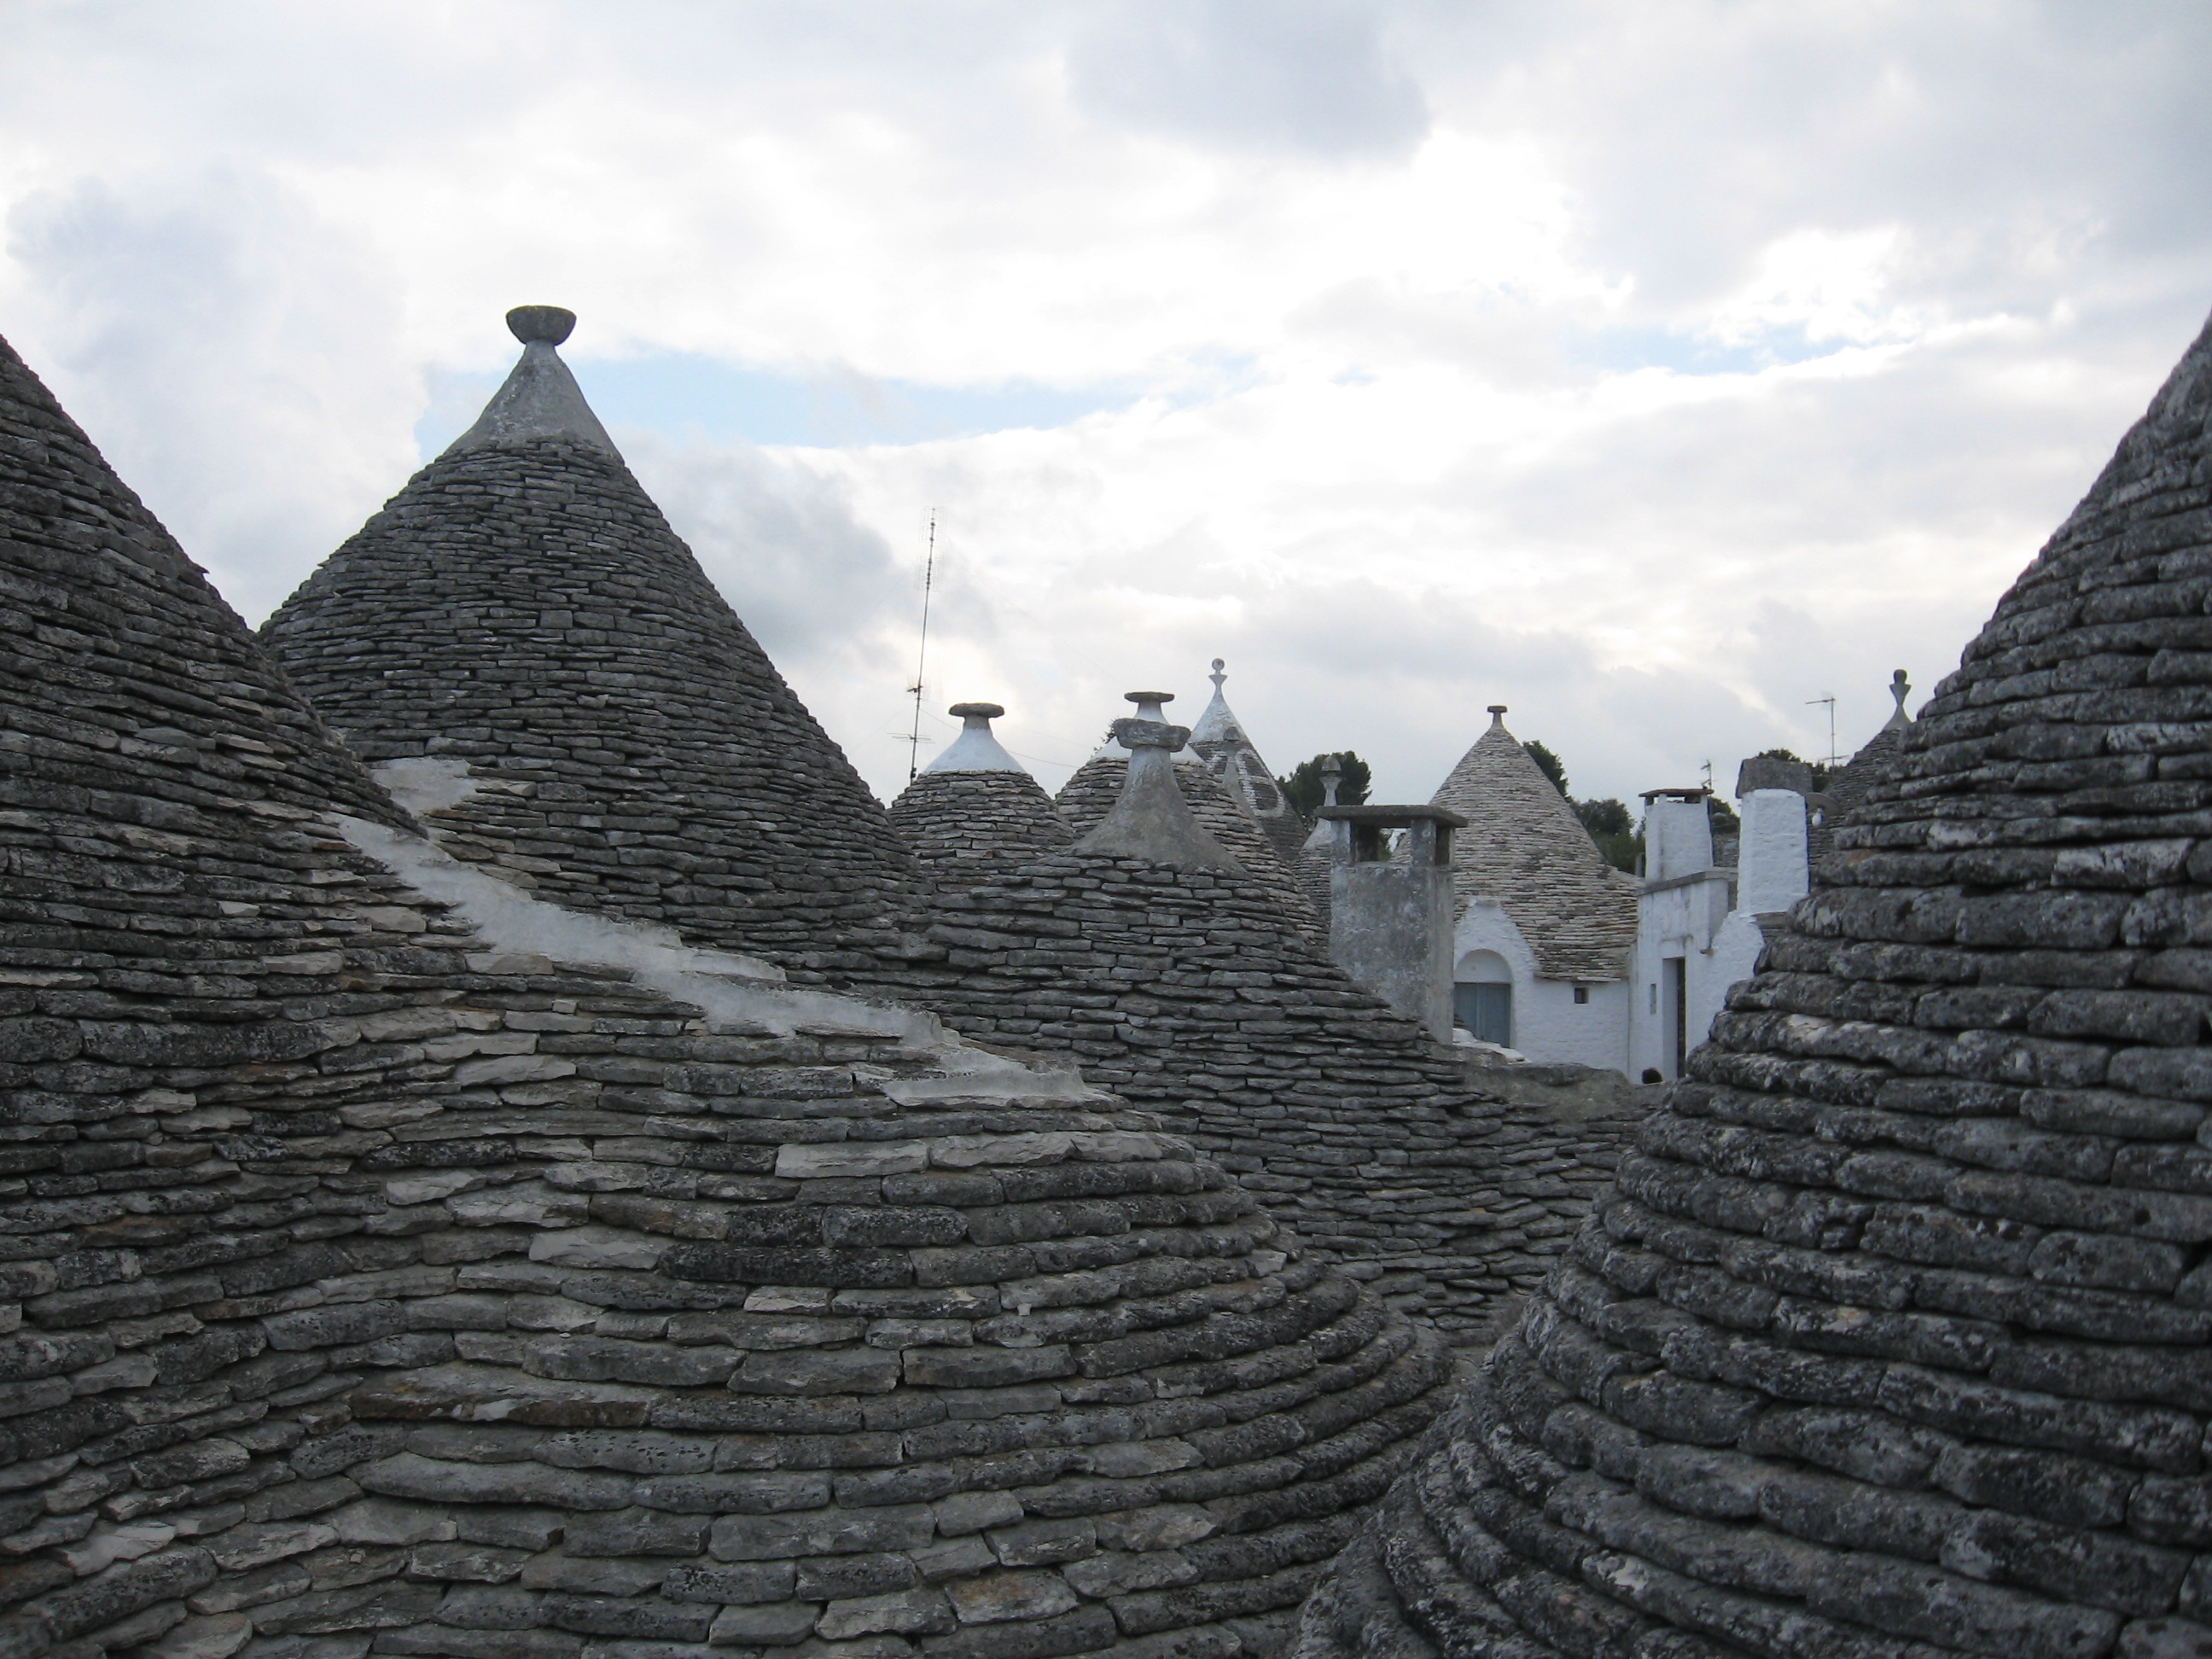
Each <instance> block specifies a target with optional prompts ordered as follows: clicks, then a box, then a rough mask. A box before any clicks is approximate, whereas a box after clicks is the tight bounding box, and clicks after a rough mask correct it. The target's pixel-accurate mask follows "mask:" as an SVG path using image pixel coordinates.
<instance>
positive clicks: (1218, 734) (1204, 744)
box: [1190, 657, 1305, 860]
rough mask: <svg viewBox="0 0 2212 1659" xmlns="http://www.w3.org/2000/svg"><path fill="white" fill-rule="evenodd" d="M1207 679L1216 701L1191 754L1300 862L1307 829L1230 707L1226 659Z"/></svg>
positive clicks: (1279, 850)
mask: <svg viewBox="0 0 2212 1659" xmlns="http://www.w3.org/2000/svg"><path fill="white" fill-rule="evenodd" d="M1206 678H1209V679H1211V680H1212V682H1213V698H1212V702H1208V703H1207V704H1206V712H1205V713H1204V714H1200V716H1199V717H1198V723H1197V724H1196V725H1195V726H1192V727H1191V728H1190V749H1191V752H1193V753H1194V754H1195V755H1197V756H1198V757H1199V758H1200V759H1201V760H1203V761H1204V762H1205V763H1206V770H1207V771H1209V772H1211V773H1212V775H1214V777H1215V779H1216V780H1217V781H1218V782H1219V783H1220V785H1221V787H1223V788H1224V789H1225V790H1226V791H1227V792H1228V794H1229V798H1230V799H1231V800H1233V801H1235V802H1236V803H1237V805H1239V806H1241V807H1243V809H1244V811H1247V812H1248V813H1249V814H1250V815H1251V816H1252V817H1253V818H1254V819H1255V820H1256V821H1257V822H1258V823H1259V825H1260V827H1261V829H1263V830H1265V831H1266V832H1267V840H1268V842H1269V844H1270V845H1271V846H1273V848H1274V849H1275V852H1276V854H1277V855H1278V856H1279V857H1281V858H1283V859H1286V860H1287V859H1294V858H1296V857H1297V854H1298V848H1299V847H1300V846H1301V845H1302V844H1303V842H1304V840H1305V825H1304V823H1303V822H1301V821H1300V819H1299V817H1298V815H1297V812H1296V811H1294V810H1293V809H1292V808H1291V804H1290V802H1289V801H1288V800H1287V799H1285V798H1284V795H1283V791H1282V788H1281V786H1279V784H1277V783H1276V781H1275V775H1274V774H1273V772H1271V771H1270V770H1268V769H1267V762H1266V760H1264V759H1263V758H1262V757H1261V754H1260V751H1259V750H1258V749H1257V748H1255V746H1254V744H1253V743H1252V739H1251V738H1249V737H1248V736H1246V735H1245V732H1244V726H1243V722H1242V721H1241V720H1238V719H1237V716H1236V714H1235V713H1234V712H1233V711H1232V710H1231V708H1230V707H1229V700H1228V698H1227V697H1226V696H1225V695H1224V693H1223V690H1222V685H1223V683H1224V682H1225V680H1227V679H1228V678H1229V676H1228V673H1227V672H1226V671H1225V665H1224V664H1223V662H1222V659H1220V658H1218V657H1216V658H1215V659H1213V671H1212V673H1211V674H1209V675H1208V676H1207V677H1206Z"/></svg>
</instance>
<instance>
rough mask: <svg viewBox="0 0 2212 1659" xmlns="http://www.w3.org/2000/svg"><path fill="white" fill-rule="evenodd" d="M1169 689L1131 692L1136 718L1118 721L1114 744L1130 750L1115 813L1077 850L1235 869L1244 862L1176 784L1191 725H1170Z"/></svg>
mask: <svg viewBox="0 0 2212 1659" xmlns="http://www.w3.org/2000/svg"><path fill="white" fill-rule="evenodd" d="M1172 696H1173V693H1171V692H1165V691H1132V692H1130V693H1129V694H1128V700H1129V701H1130V702H1133V703H1135V704H1136V705H1137V718H1135V719H1134V720H1115V722H1114V737H1115V741H1116V742H1118V743H1120V744H1121V746H1122V747H1123V748H1125V749H1127V750H1128V751H1129V760H1128V769H1127V774H1126V775H1125V776H1124V778H1123V781H1122V784H1121V794H1120V796H1119V797H1118V798H1116V799H1115V802H1114V805H1113V808H1112V810H1111V811H1109V812H1108V813H1107V814H1106V816H1105V817H1104V818H1103V819H1102V820H1101V821H1100V823H1098V826H1097V828H1096V829H1092V830H1091V831H1090V832H1089V833H1088V834H1087V835H1085V836H1084V837H1083V838H1082V839H1081V840H1080V841H1079V842H1076V843H1075V850H1076V851H1077V852H1078V853H1079V854H1091V855H1092V856H1096V857H1103V858H1135V859H1148V860H1151V861H1152V862H1153V863H1155V864H1167V865H1173V866H1176V868H1178V869H1185V870H1237V871H1242V870H1243V866H1242V865H1240V864H1238V863H1237V859H1236V857H1235V855H1234V854H1231V852H1230V851H1229V849H1228V848H1225V847H1224V846H1223V845H1222V844H1221V843H1220V842H1218V841H1216V840H1215V839H1214V838H1213V837H1212V836H1210V835H1208V834H1207V833H1206V829H1205V828H1204V826H1202V825H1201V824H1200V823H1199V821H1198V820H1197V819H1196V818H1194V817H1192V816H1191V811H1190V805H1189V803H1188V802H1187V801H1185V800H1184V799H1183V798H1182V790H1181V789H1180V788H1179V787H1176V776H1175V761H1174V758H1173V757H1174V755H1175V752H1176V750H1179V749H1181V748H1182V746H1183V745H1184V744H1186V743H1187V742H1188V741H1189V738H1190V730H1189V728H1188V726H1171V725H1170V724H1169V723H1168V721H1167V719H1166V717H1165V715H1164V714H1163V713H1162V705H1163V704H1164V703H1165V702H1168V701H1169V700H1170V698H1171V697H1172Z"/></svg>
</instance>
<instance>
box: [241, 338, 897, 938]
mask: <svg viewBox="0 0 2212 1659" xmlns="http://www.w3.org/2000/svg"><path fill="white" fill-rule="evenodd" d="M573 320H574V319H572V318H570V317H569V316H568V313H566V312H561V311H558V310H557V309H556V308H555V307H522V308H521V309H520V310H519V311H518V312H517V313H514V318H513V319H511V321H512V325H513V327H514V329H515V331H516V333H517V334H518V336H519V337H522V338H523V339H524V340H525V342H526V344H525V349H524V352H523V356H522V359H521V361H520V362H518V363H517V364H516V366H515V368H514V372H513V375H512V376H511V377H510V378H509V379H508V380H507V384H506V386H503V387H502V388H501V391H500V392H499V393H498V395H497V396H495V398H493V399H492V401H491V404H489V406H488V407H487V409H486V410H485V411H484V414H483V418H482V419H481V420H480V421H479V422H477V425H476V426H475V427H473V428H471V429H470V431H469V432H468V433H466V434H465V435H463V436H462V437H461V438H459V439H458V440H456V441H455V442H454V443H453V446H452V447H450V448H448V449H447V451H446V453H444V454H442V455H441V456H440V457H439V458H438V459H436V460H435V461H434V462H432V463H431V464H430V465H428V467H426V468H424V469H423V470H422V471H421V472H419V473H417V474H416V476H415V477H414V478H413V479H411V480H410V482H409V483H408V485H407V487H406V488H405V489H403V490H402V491H401V492H400V493H399V494H398V495H396V496H394V497H393V498H392V500H391V501H389V502H387V503H386V505H385V507H384V508H383V510H382V511H381V512H380V513H377V514H376V516H375V517H374V518H373V519H371V520H369V521H368V524H367V525H366V526H363V527H362V530H361V531H360V532H359V533H358V534H356V536H354V537H353V538H352V539H351V540H349V541H348V542H347V543H346V544H345V545H344V546H343V547H341V548H340V549H339V550H337V552H336V553H335V554H333V555H332V556H331V557H330V558H329V559H328V560H327V561H325V562H324V564H323V565H322V567H321V568H319V569H318V570H317V571H316V572H315V574H313V576H311V577H309V578H308V580H307V582H306V583H305V584H304V585H303V586H301V589H300V591H299V592H296V593H295V594H294V595H293V596H292V597H291V598H290V599H289V600H287V601H286V602H285V604H284V605H283V606H282V607H281V608H280V609H279V610H278V611H276V614H275V615H274V616H273V617H270V620H269V622H268V623H267V625H266V627H265V628H264V630H263V637H264V640H265V641H266V642H267V643H268V645H269V647H270V649H271V650H272V651H273V652H274V653H276V656H277V658H278V659H279V660H280V661H281V662H282V663H283V665H284V667H285V669H286V671H287V672H288V673H289V675H290V676H291V678H292V680H293V683H294V684H296V685H297V686H298V687H299V688H300V689H301V691H303V692H304V693H305V694H306V695H307V697H308V699H309V700H310V701H311V702H313V704H314V706H315V708H317V710H318V711H319V713H320V714H322V715H323V717H324V718H325V720H328V721H329V722H330V723H331V726H333V727H334V728H336V729H337V732H339V734H340V735H341V736H342V737H343V738H344V739H345V741H346V743H347V744H348V745H349V747H350V748H351V749H352V750H353V751H354V752H355V753H356V754H357V755H359V756H360V757H362V759H364V760H365V761H367V762H368V763H369V764H370V766H371V767H372V768H374V769H377V770H378V772H379V775H380V777H383V778H385V779H386V781H389V782H390V783H391V784H392V787H394V788H395V789H396V790H398V792H399V793H400V794H401V796H402V798H403V799H406V800H408V801H409V802H410V804H411V805H414V806H415V807H416V810H417V811H419V812H420V814H421V816H422V822H423V823H424V824H425V825H426V826H427V827H428V828H429V829H430V830H431V832H432V833H433V834H434V835H435V836H437V838H438V839H439V842H440V843H441V845H442V846H444V847H445V848H447V850H448V851H449V852H451V853H452V854H453V855H454V856H456V857H458V858H460V859H464V860H468V861H471V862H474V863H480V864H483V865H484V866H488V867H489V868H493V869H495V870H497V871H498V872H500V873H501V876H502V877H503V878H505V879H507V880H509V881H512V882H514V883H515V884H518V885H521V886H524V887H527V888H529V889H530V890H532V891H534V892H536V893H538V895H540V896H543V897H545V898H547V899H550V900H552V901H554V902H558V903H561V904H564V905H571V906H580V907H584V908H589V909H592V910H594V911H597V912H599V913H601V914H603V915H608V916H611V917H617V918H622V919H626V920H630V921H652V922H659V923H664V924H667V925H671V926H674V927H678V929H680V931H681V932H682V933H683V935H684V938H685V939H689V940H691V941H693V942H695V943H697V944H702V945H716V946H720V947H724V948H727V949H732V950H736V951H745V952H750V953H755V954H758V955H762V956H765V957H769V958H771V959H773V960H775V961H778V962H781V963H786V964H787V966H790V967H793V968H794V969H802V970H806V971H811V972H813V973H817V974H822V973H827V974H829V975H839V974H842V973H846V972H849V971H850V970H851V969H854V968H855V967H860V966H865V965H866V963H867V961H868V956H867V954H866V953H867V952H868V951H870V950H871V949H872V948H874V947H875V946H877V945H879V944H880V943H881V941H882V940H883V939H884V938H885V937H886V935H887V933H888V932H889V930H890V927H891V925H892V921H891V919H892V918H893V916H894V915H895V913H896V909H897V908H898V907H899V906H900V905H901V904H902V903H905V902H908V900H909V898H910V893H909V889H910V885H911V881H912V866H911V864H910V861H909V860H908V857H907V855H906V853H905V850H904V848H903V847H902V844H901V842H900V841H899V839H898V837H897V836H896V835H895V834H893V833H892V831H891V829H890V825H889V823H888V822H887V821H886V819H885V817H884V811H883V808H882V807H881V806H880V805H878V803H877V801H876V800H875V799H874V797H873V796H872V795H871V794H870V793H868V790H867V787H866V785H865V784H863V783H862V782H861V781H860V776H859V775H858V774H856V773H855V772H854V770H853V769H852V767H851V766H850V765H849V764H848V763H847V761H846V759H845V757H844V756H843V754H842V752H841V751H840V750H838V748H837V746H836V744H834V743H832V742H831V741H830V740H829V737H828V736H827V735H826V734H824V732H823V731H822V729H821V727H820V726H817V724H816V723H815V721H814V719H813V717H812V716H811V714H808V713H807V711H806V709H805V708H804V707H803V706H802V705H801V704H800V703H799V700H798V698H797V697H795V696H793V694H792V691H791V689H790V687H789V686H787V684H784V681H783V678H782V676H781V675H780V674H778V673H777V672H776V671H775V665H773V664H771V663H770V662H769V659H768V658H767V657H766V656H765V655H764V654H763V653H762V651H761V648H760V647H759V646H758V645H757V644H756V643H755V642H754V641H753V638H752V635H750V633H748V632H747V631H746V629H745V625H744V623H742V622H741V621H739V620H738V617H737V616H736V615H735V614H734V613H733V612H732V611H731V609H730V607H729V605H727V604H726V603H725V602H724V600H723V599H722V597H721V595H720V593H718V592H716V591H715V590H714V585H713V584H712V583H711V582H709V581H708V579H707V576H706V574H705V573H704V572H703V571H702V570H701V569H700V568H699V564H698V561H697V560H696V559H695V558H694V557H693V556H692V555H691V551H690V549H689V548H688V547H686V546H685V545H684V543H683V542H682V541H681V540H680V539H679V538H678V537H677V535H676V533H675V532H673V531H671V529H670V528H669V527H668V524H667V521H666V520H665V519H663V518H662V516H661V514H660V511H659V508H658V507H655V506H654V505H653V502H652V501H651V500H650V499H649V498H648V497H647V495H646V494H645V492H644V491H643V490H642V489H640V488H639V486H638V483H637V481H636V479H635V478H634V477H631V476H630V472H629V468H628V467H626V466H625V465H623V460H622V458H621V456H619V455H618V454H617V453H615V450H614V448H613V446H612V445H611V443H610V442H609V441H607V439H606V436H605V432H604V431H603V430H602V429H601V428H599V422H598V421H597V420H596V419H595V418H593V417H592V414H591V411H590V410H589V409H588V408H587V407H586V405H585V404H584V400H583V396H582V394H581V392H579V391H578V390H577V388H576V386H575V382H574V379H573V378H572V377H571V376H570V374H569V373H568V368H567V367H566V366H565V365H563V364H562V362H561V360H560V358H559V356H557V354H556V352H555V350H554V347H553V343H552V342H553V341H554V340H556V339H557V338H559V337H562V335H564V334H565V333H566V331H567V325H568V323H570V322H573Z"/></svg>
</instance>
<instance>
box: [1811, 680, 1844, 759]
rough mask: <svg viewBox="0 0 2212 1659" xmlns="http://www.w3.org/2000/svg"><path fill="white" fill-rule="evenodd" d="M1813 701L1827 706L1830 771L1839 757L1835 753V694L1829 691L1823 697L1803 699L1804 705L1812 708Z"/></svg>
mask: <svg viewBox="0 0 2212 1659" xmlns="http://www.w3.org/2000/svg"><path fill="white" fill-rule="evenodd" d="M1815 703H1826V705H1827V707H1828V769H1829V770H1830V771H1831V772H1832V771H1834V770H1835V769H1836V762H1837V760H1838V758H1839V757H1838V755H1837V753H1836V694H1835V693H1834V692H1832V691H1831V692H1830V693H1829V694H1828V695H1827V696H1825V697H1808V698H1806V699H1805V706H1806V707H1807V708H1812V707H1813V706H1814V704H1815Z"/></svg>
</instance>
